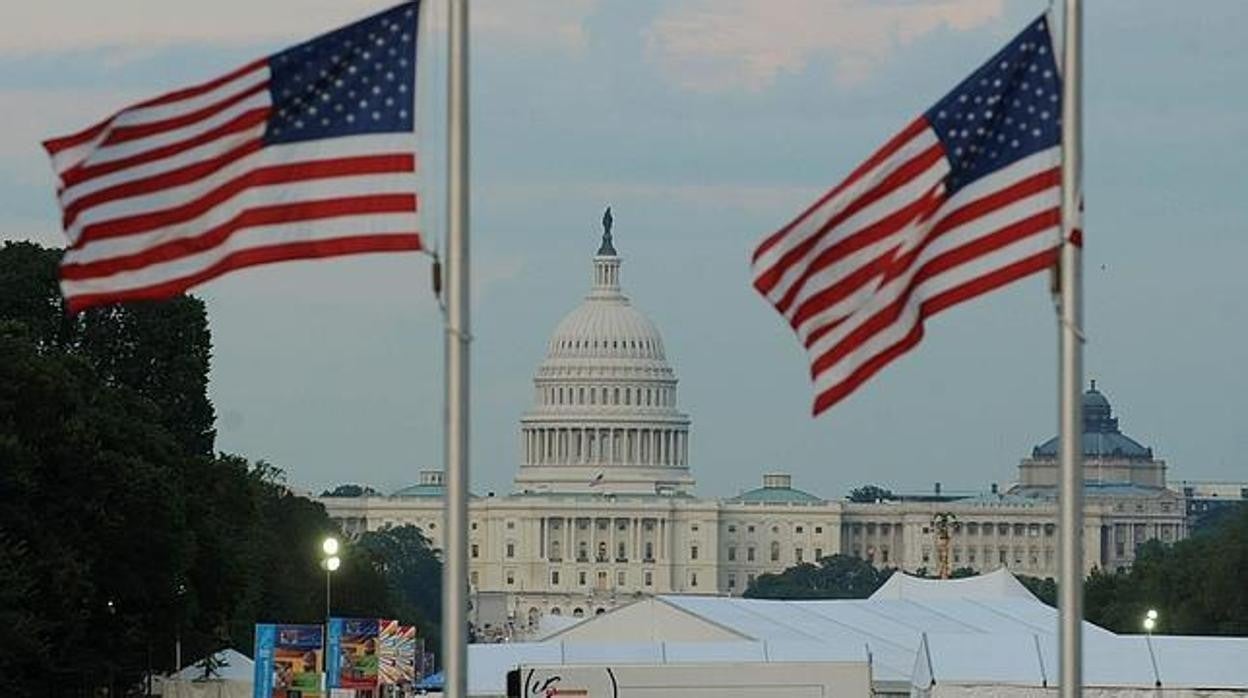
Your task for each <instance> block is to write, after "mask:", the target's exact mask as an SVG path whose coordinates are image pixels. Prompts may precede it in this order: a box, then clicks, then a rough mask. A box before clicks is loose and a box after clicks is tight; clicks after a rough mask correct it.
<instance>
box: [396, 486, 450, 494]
mask: <svg viewBox="0 0 1248 698" xmlns="http://www.w3.org/2000/svg"><path fill="white" fill-rule="evenodd" d="M445 494H446V486H445V485H428V484H419V485H409V486H407V487H404V488H403V489H401V490H395V491H394V493H393V494H391V495H390V496H391V497H442V496H444V495H445Z"/></svg>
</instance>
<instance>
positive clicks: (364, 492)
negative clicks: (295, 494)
mask: <svg viewBox="0 0 1248 698" xmlns="http://www.w3.org/2000/svg"><path fill="white" fill-rule="evenodd" d="M321 496H322V497H379V496H381V493H380V492H378V491H377V490H375V489H373V488H371V487H369V486H367V485H355V484H346V485H338V486H337V487H335V488H334V489H332V490H325V491H324V492H321Z"/></svg>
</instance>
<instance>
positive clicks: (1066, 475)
mask: <svg viewBox="0 0 1248 698" xmlns="http://www.w3.org/2000/svg"><path fill="white" fill-rule="evenodd" d="M1082 14H1083V8H1082V3H1081V2H1080V0H1066V12H1065V16H1064V17H1063V22H1064V24H1065V29H1064V31H1063V40H1062V54H1063V55H1062V73H1063V75H1062V77H1063V78H1064V79H1065V80H1064V82H1063V83H1062V249H1061V285H1062V288H1061V293H1062V295H1061V326H1060V332H1061V371H1060V377H1059V379H1058V380H1059V385H1060V387H1059V391H1060V394H1059V396H1058V410H1059V417H1058V422H1059V427H1060V428H1059V433H1060V435H1061V438H1060V441H1061V474H1060V476H1059V479H1060V485H1061V490H1060V492H1059V494H1058V502H1059V505H1058V506H1059V509H1060V516H1061V521H1060V524H1059V525H1058V527H1057V528H1058V530H1059V531H1060V532H1061V540H1060V552H1061V563H1060V565H1059V572H1060V576H1061V579H1060V581H1059V583H1058V603H1057V607H1058V610H1059V615H1060V617H1061V620H1060V624H1061V629H1060V632H1059V633H1058V636H1059V647H1060V650H1061V652H1060V654H1061V694H1062V698H1076V697H1077V696H1081V695H1082V694H1083V640H1082V637H1081V633H1082V630H1083V403H1082V398H1081V393H1082V391H1083V299H1082V297H1081V292H1082V289H1081V288H1080V285H1081V284H1082V276H1083V269H1082V265H1083V260H1082V259H1081V255H1080V248H1079V245H1078V244H1077V243H1076V241H1074V240H1072V235H1073V234H1074V231H1075V229H1076V227H1078V225H1079V202H1080V193H1081V191H1082V188H1081V185H1082V176H1081V175H1082V171H1083V170H1082V162H1081V160H1080V157H1081V155H1082V151H1083V142H1082V138H1083V135H1082V128H1081V126H1080V123H1079V120H1080V118H1081V116H1082V112H1083V88H1082V85H1081V80H1082V72H1083V63H1082V58H1081V56H1080V53H1081V49H1082V43H1083V31H1082V29H1081V28H1080V23H1081V21H1082V19H1083V18H1082Z"/></svg>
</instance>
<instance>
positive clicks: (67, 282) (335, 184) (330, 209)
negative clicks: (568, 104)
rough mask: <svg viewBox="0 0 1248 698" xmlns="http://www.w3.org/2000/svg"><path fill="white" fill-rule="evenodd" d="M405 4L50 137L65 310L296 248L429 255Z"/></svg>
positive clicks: (317, 253) (163, 287)
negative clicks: (420, 225)
mask: <svg viewBox="0 0 1248 698" xmlns="http://www.w3.org/2000/svg"><path fill="white" fill-rule="evenodd" d="M418 16H419V12H418V3H417V2H407V3H404V4H402V5H398V6H396V7H394V8H391V9H390V10H387V11H385V12H381V13H379V14H377V15H374V16H372V17H369V18H367V19H364V20H361V21H359V22H356V23H355V24H352V25H349V26H346V27H343V28H341V29H338V30H336V31H333V32H330V33H328V34H325V35H323V36H320V37H318V38H316V39H313V40H311V41H308V42H305V43H302V44H299V45H298V46H294V47H293V48H290V49H287V50H285V51H282V52H280V53H276V54H273V55H271V56H268V57H267V58H263V59H261V60H258V61H255V62H253V63H250V64H248V65H245V66H243V67H241V68H239V69H238V70H235V71H233V72H230V73H228V74H226V75H224V76H222V77H219V78H217V79H215V80H211V81H209V82H206V83H203V84H200V85H195V86H193V87H188V88H185V89H181V90H177V91H175V92H171V93H169V94H166V95H163V96H161V97H157V98H155V99H150V100H147V101H144V102H141V103H139V104H135V105H134V106H131V107H129V108H126V109H123V110H121V111H120V112H118V113H117V114H115V115H113V116H112V117H110V118H108V119H106V120H104V121H102V122H100V123H98V124H96V125H95V126H92V127H90V128H88V129H85V130H83V131H81V132H79V133H75V134H73V135H69V136H64V137H61V138H53V139H51V140H49V141H47V142H46V143H44V147H45V148H46V149H47V151H48V154H49V155H50V156H51V158H52V166H53V169H54V170H55V172H56V175H57V178H58V180H59V186H58V191H57V196H58V199H59V202H60V205H61V209H62V212H63V224H64V228H65V233H66V235H67V236H68V239H69V244H68V249H67V250H66V252H65V256H64V258H63V260H62V262H61V290H62V292H63V294H64V295H65V298H66V299H67V300H68V302H69V306H70V308H71V310H79V309H82V308H85V307H88V306H91V305H95V304H99V303H110V302H115V301H123V300H130V299H137V298H162V297H166V296H171V295H175V294H178V293H181V292H182V291H184V290H186V289H188V288H190V287H192V286H194V285H196V284H199V283H201V282H204V281H207V280H209V279H212V278H215V277H217V276H220V275H222V274H225V273H227V272H229V271H232V270H235V269H240V268H243V267H248V266H253V265H257V264H266V263H269V262H279V261H284V260H293V259H306V258H317V257H330V256H335V255H345V254H355V253H364V252H392V251H399V250H419V249H421V247H422V243H421V237H420V234H419V232H418V230H417V208H418V206H417V194H416V178H415V172H416V153H415V149H416V148H415V137H414V124H415V114H414V108H413V107H414V104H415V100H414V96H415V89H416V66H415V62H416V59H415V56H416V51H415V47H416V37H417V21H418Z"/></svg>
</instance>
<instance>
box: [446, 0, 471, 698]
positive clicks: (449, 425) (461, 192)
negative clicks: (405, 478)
mask: <svg viewBox="0 0 1248 698" xmlns="http://www.w3.org/2000/svg"><path fill="white" fill-rule="evenodd" d="M449 19H450V23H449V32H450V41H449V52H450V57H449V58H450V59H449V61H448V63H447V105H446V106H447V133H446V135H447V171H446V210H447V234H446V276H447V279H446V281H447V286H446V290H447V295H446V299H447V302H446V311H447V312H446V367H447V379H446V528H445V530H446V545H445V546H444V548H443V556H444V566H443V568H442V668H443V671H444V674H443V676H444V677H445V682H446V684H445V687H444V688H443V692H444V695H446V696H447V697H448V698H465V697H466V696H467V695H468V627H467V626H468V603H467V601H468V415H469V410H468V342H469V340H470V339H471V335H470V334H469V329H468V306H469V301H468V288H469V281H468V0H450V17H449Z"/></svg>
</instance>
